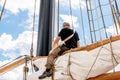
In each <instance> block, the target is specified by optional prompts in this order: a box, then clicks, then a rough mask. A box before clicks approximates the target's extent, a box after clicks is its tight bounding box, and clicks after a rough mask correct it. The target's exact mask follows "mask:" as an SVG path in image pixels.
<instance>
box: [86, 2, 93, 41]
mask: <svg viewBox="0 0 120 80" xmlns="http://www.w3.org/2000/svg"><path fill="white" fill-rule="evenodd" d="M87 2H88V0H86V8H87V16H88V23H89V29H90V38H91V42H92V43H93V38H92V33H91V24H90V15H89V9H88V3H87Z"/></svg>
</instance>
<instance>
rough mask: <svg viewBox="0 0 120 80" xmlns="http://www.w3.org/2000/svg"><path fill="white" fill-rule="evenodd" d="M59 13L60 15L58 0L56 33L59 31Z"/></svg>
mask: <svg viewBox="0 0 120 80" xmlns="http://www.w3.org/2000/svg"><path fill="white" fill-rule="evenodd" d="M59 15H60V0H58V14H57V33H59V28H60V27H59V24H60V23H59V22H60V21H59Z"/></svg>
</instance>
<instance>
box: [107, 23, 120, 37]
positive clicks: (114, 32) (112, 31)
mask: <svg viewBox="0 0 120 80" xmlns="http://www.w3.org/2000/svg"><path fill="white" fill-rule="evenodd" d="M106 31H107V32H108V33H111V34H112V35H117V31H118V34H120V27H119V25H117V30H116V27H115V25H113V26H109V28H107V29H106Z"/></svg>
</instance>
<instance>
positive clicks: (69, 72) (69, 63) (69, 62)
mask: <svg viewBox="0 0 120 80" xmlns="http://www.w3.org/2000/svg"><path fill="white" fill-rule="evenodd" d="M70 59H71V50H70V53H69V57H68V66H67V67H68V74H69V75H70V77H71V78H72V80H75V79H74V78H73V76H72V74H71V71H70V65H71V61H70Z"/></svg>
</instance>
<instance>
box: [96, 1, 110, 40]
mask: <svg viewBox="0 0 120 80" xmlns="http://www.w3.org/2000/svg"><path fill="white" fill-rule="evenodd" d="M98 4H99V7H100V13H101V16H102V22H103V26H104V30H105V35H106V38H108V35H107V31H106V25H105V21H104V17H103V12H102V8H101V4H100V0H98Z"/></svg>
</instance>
